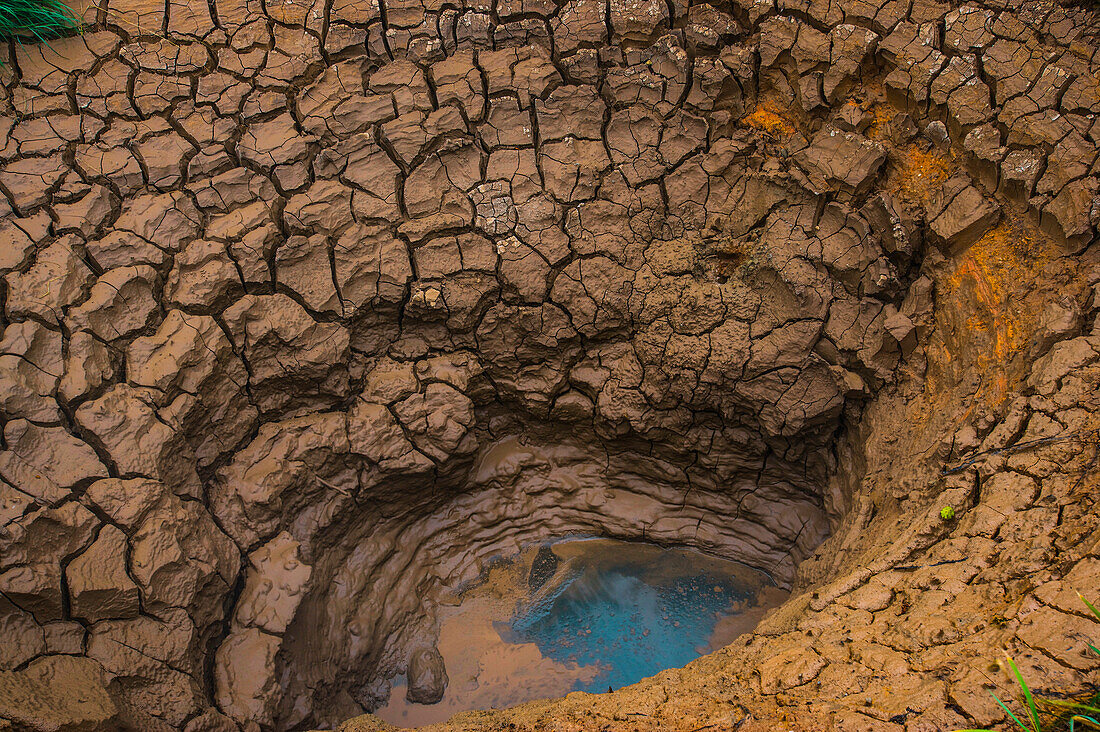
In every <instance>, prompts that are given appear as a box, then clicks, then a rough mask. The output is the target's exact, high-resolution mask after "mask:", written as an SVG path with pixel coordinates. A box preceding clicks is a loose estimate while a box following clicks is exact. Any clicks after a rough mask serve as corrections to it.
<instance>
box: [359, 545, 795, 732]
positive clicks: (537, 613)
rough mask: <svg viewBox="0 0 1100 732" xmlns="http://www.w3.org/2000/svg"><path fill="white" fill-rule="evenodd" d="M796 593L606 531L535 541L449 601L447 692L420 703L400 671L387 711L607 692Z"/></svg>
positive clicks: (408, 718) (415, 720)
mask: <svg viewBox="0 0 1100 732" xmlns="http://www.w3.org/2000/svg"><path fill="white" fill-rule="evenodd" d="M785 597H786V593H785V592H782V591H781V590H778V589H776V588H775V587H774V586H773V585H772V584H771V581H770V580H769V579H768V577H767V576H766V575H764V574H762V573H760V572H757V571H755V570H753V569H750V568H748V567H746V566H744V565H741V564H738V563H736V562H729V561H725V560H721V559H716V558H714V557H709V556H706V555H703V554H700V553H698V552H693V551H688V550H685V549H662V548H660V547H656V546H652V545H648V544H638V543H629V542H621V541H612V540H606V539H572V540H565V541H560V542H557V543H554V544H552V545H548V546H544V547H540V548H533V549H530V550H528V551H525V552H524V553H522V554H521V555H520V556H518V557H514V558H511V559H509V560H507V561H502V562H501V563H499V564H497V565H496V566H494V567H493V569H491V570H490V571H489V572H488V573H487V576H486V578H485V579H484V581H482V582H481V583H479V584H478V585H476V586H475V587H472V588H470V589H468V590H466V591H465V592H464V593H462V594H461V595H460V596H458V597H455V598H453V599H452V601H451V604H450V605H449V606H444V607H443V608H442V609H441V611H440V633H439V640H438V647H439V651H440V653H441V654H442V656H443V659H444V661H445V662H446V665H447V674H448V676H449V678H450V683H449V684H448V687H447V691H446V694H445V695H444V697H443V699H442V700H441V701H440V702H439V703H438V704H432V705H421V704H412V703H409V702H407V701H406V699H405V688H404V685H403V683H404V682H403V680H402V679H400V678H399V679H396V680H395V684H394V688H393V691H392V693H391V695H390V700H389V703H388V704H387V705H386V706H385V707H383V708H382V709H379V710H378V711H377V712H376V714H378V716H380V717H382V718H383V719H385V720H386V721H388V722H391V723H393V724H398V725H407V726H411V725H420V724H431V723H434V722H441V721H445V720H446V719H448V718H449V717H450V716H451V715H453V714H455V713H457V712H460V711H465V710H469V709H492V708H501V707H506V706H511V705H514V704H519V703H521V702H525V701H530V700H532V699H542V698H546V697H553V696H561V695H564V694H567V693H569V692H571V691H588V692H606V691H607V690H608V689H609V688H619V687H620V686H625V685H628V684H632V683H634V682H636V681H639V680H641V679H643V678H646V677H647V676H652V675H653V674H655V673H657V672H659V671H661V670H663V669H666V668H673V667H677V666H682V665H684V664H685V663H687V662H688V661H690V660H692V659H693V658H696V657H698V656H700V655H702V654H705V653H709V652H710V651H713V650H716V649H718V648H721V647H722V646H724V645H726V644H728V643H729V642H731V641H732V640H733V639H734V638H736V637H737V636H738V635H740V634H741V633H743V632H747V631H749V630H752V628H753V627H755V625H756V624H757V623H758V622H759V621H760V619H761V617H763V614H764V613H765V612H766V610H767V609H769V608H770V607H774V606H776V605H778V604H780V603H781V602H782V601H783V599H785Z"/></svg>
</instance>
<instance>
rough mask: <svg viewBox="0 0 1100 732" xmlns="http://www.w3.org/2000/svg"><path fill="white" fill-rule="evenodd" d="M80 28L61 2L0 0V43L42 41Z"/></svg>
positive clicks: (75, 17) (77, 19)
mask: <svg viewBox="0 0 1100 732" xmlns="http://www.w3.org/2000/svg"><path fill="white" fill-rule="evenodd" d="M80 27H81V23H80V18H79V17H77V15H76V13H74V12H73V10H72V8H70V7H69V6H68V5H66V4H65V3H63V2H61V1H60V0H0V40H6V41H17V42H20V41H40V42H45V41H49V40H50V39H52V38H59V37H61V36H65V35H68V34H69V33H72V32H74V31H78V30H80Z"/></svg>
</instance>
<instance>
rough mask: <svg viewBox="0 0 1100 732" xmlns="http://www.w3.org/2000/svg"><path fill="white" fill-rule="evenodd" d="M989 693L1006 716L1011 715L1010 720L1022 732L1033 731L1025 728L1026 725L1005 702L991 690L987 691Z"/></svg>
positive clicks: (1036, 731)
mask: <svg viewBox="0 0 1100 732" xmlns="http://www.w3.org/2000/svg"><path fill="white" fill-rule="evenodd" d="M989 695H990V696H992V697H993V701H995V702H997V703H998V704H999V705H1000V706H1001V709H1003V710H1005V713H1006V714H1007V715H1008V716H1010V717H1012V721H1013V722H1015V723H1016V724H1017V725H1019V727H1020V729H1022V730H1023V731H1024V732H1033V731H1032V730H1030V729H1028V728H1027V725H1025V724H1024V723H1023V722H1021V721H1020V718H1019V717H1017V716H1016V715H1015V714H1013V713H1012V710H1011V709H1009V708H1008V707H1006V706H1005V703H1004V702H1003V701H1001V700H1000V699H998V698H997V695H996V694H994V693H993V692H992V691H991V692H989ZM1034 732H1038V730H1035V731H1034Z"/></svg>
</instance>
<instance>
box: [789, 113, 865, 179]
mask: <svg viewBox="0 0 1100 732" xmlns="http://www.w3.org/2000/svg"><path fill="white" fill-rule="evenodd" d="M794 161H795V163H796V164H797V165H798V166H799V167H800V168H802V170H803V171H804V172H805V173H806V176H807V178H808V181H809V188H810V190H811V191H813V192H814V193H818V194H821V193H826V192H828V191H830V190H843V191H846V192H848V193H855V194H859V193H862V192H864V191H865V190H867V188H868V187H869V186H870V185H871V183H872V182H873V181H874V178H875V176H876V175H877V174H878V171H879V168H881V167H882V164H883V163H884V162H885V161H886V151H885V150H884V149H883V148H882V146H881V145H879V144H878V143H876V142H872V141H871V140H868V139H867V138H866V137H864V136H862V135H859V134H856V133H855V132H845V131H844V130H841V129H839V128H837V127H833V126H832V125H826V126H825V128H824V129H822V130H821V132H819V133H817V135H815V136H814V138H813V140H811V141H810V146H809V147H807V148H806V149H805V150H802V151H801V152H799V153H797V154H796V155H795V157H794Z"/></svg>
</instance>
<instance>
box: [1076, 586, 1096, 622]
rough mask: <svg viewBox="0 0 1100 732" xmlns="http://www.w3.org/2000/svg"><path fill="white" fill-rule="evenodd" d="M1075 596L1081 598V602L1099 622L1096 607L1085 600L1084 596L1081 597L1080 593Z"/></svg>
mask: <svg viewBox="0 0 1100 732" xmlns="http://www.w3.org/2000/svg"><path fill="white" fill-rule="evenodd" d="M1077 596H1078V597H1080V598H1081V602H1083V603H1085V606H1086V607H1087V608H1088V609H1089V610H1090V611H1091V612H1092V614H1093V615H1095V616H1096V619H1097V620H1100V610H1097V609H1096V606H1095V605H1093V604H1092V603H1091V602H1089V601H1088V600H1086V599H1085V596H1084V595H1082V594H1081V593H1080V592H1078V593H1077Z"/></svg>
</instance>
